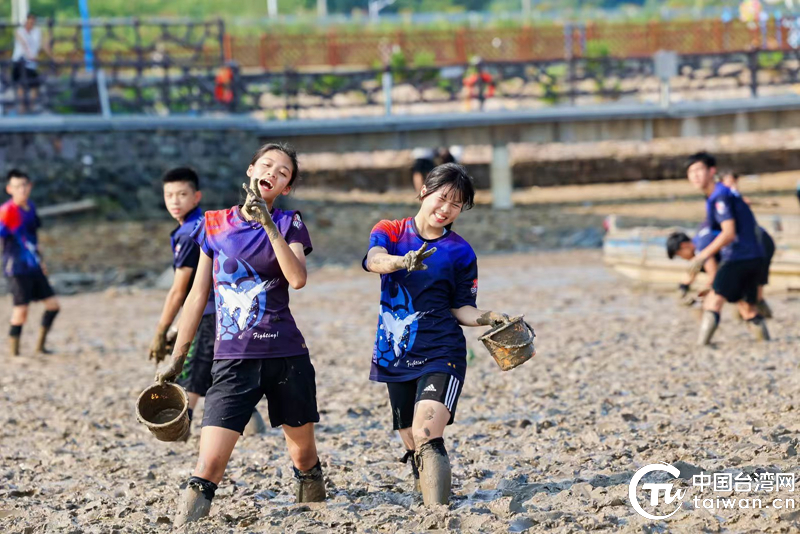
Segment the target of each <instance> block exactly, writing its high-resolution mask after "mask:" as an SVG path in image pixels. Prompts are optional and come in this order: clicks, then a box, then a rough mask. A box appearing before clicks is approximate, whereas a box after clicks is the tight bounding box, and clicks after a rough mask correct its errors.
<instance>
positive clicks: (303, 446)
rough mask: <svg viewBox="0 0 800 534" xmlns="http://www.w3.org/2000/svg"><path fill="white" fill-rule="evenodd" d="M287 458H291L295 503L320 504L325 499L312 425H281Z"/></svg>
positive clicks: (323, 481) (323, 482)
mask: <svg viewBox="0 0 800 534" xmlns="http://www.w3.org/2000/svg"><path fill="white" fill-rule="evenodd" d="M283 433H284V435H285V436H286V445H287V447H288V448H289V456H291V458H292V463H293V464H294V465H293V469H294V477H295V497H297V502H322V501H324V500H325V498H326V494H325V480H324V478H323V476H322V465H321V464H320V461H319V457H318V456H317V444H316V441H315V440H314V423H306V424H305V425H303V426H299V427H292V426H289V425H283Z"/></svg>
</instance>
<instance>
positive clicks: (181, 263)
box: [169, 207, 216, 315]
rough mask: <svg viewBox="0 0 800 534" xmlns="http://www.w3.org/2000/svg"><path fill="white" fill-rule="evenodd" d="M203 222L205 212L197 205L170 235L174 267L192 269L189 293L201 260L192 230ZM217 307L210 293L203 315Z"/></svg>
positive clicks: (208, 313) (210, 312)
mask: <svg viewBox="0 0 800 534" xmlns="http://www.w3.org/2000/svg"><path fill="white" fill-rule="evenodd" d="M202 223H203V212H202V211H201V210H200V208H199V207H196V208H194V209H193V210H192V211H190V212H189V213H187V214H186V217H185V218H184V219H183V223H182V224H181V225H180V226H178V227H177V228H175V229H174V230H173V231H172V233H171V234H170V235H169V237H170V243H171V245H172V268H173V269H175V270H177V269H180V268H182V267H190V268H191V269H192V277H191V278H190V279H189V287H188V288H187V293H188V291H190V290H191V289H192V284H194V275H195V274H196V273H197V263H198V262H199V261H200V247H199V246H198V245H197V243H195V242H194V239H192V232H194V230H195V228H197V226H198V225H200V224H202ZM215 307H216V306H215V304H214V295H213V293H210V294H209V295H208V302H207V303H206V308H205V310H203V315H211V314H212V313H214V312H215Z"/></svg>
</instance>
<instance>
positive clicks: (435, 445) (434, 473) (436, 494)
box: [414, 438, 452, 505]
mask: <svg viewBox="0 0 800 534" xmlns="http://www.w3.org/2000/svg"><path fill="white" fill-rule="evenodd" d="M414 460H415V461H416V462H417V469H419V483H420V488H421V490H422V502H424V503H425V504H426V505H431V504H447V503H448V502H449V501H450V484H451V477H452V473H451V471H450V459H449V458H448V457H447V450H446V449H445V448H444V439H443V438H436V439H432V440H430V441H428V442H426V443H424V444H422V446H420V447H419V448H418V449H417V452H416V454H415V455H414Z"/></svg>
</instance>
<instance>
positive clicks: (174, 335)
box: [165, 326, 178, 354]
mask: <svg viewBox="0 0 800 534" xmlns="http://www.w3.org/2000/svg"><path fill="white" fill-rule="evenodd" d="M177 339H178V329H177V328H175V327H174V326H173V327H171V328H170V329H169V330H167V335H166V340H167V342H166V345H165V348H166V350H167V354H172V351H173V350H175V340H177Z"/></svg>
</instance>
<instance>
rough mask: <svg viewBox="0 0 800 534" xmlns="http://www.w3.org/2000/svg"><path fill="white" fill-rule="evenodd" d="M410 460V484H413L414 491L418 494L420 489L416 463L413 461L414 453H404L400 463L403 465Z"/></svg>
mask: <svg viewBox="0 0 800 534" xmlns="http://www.w3.org/2000/svg"><path fill="white" fill-rule="evenodd" d="M409 459H411V475H412V483H413V484H414V491H416V492H418V493H419V492H420V491H422V489H421V488H420V485H419V469H417V462H415V461H414V451H406V453H405V454H404V455H403V457H402V458H400V461H401V462H403V463H404V464H406V463H408V460H409Z"/></svg>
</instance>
